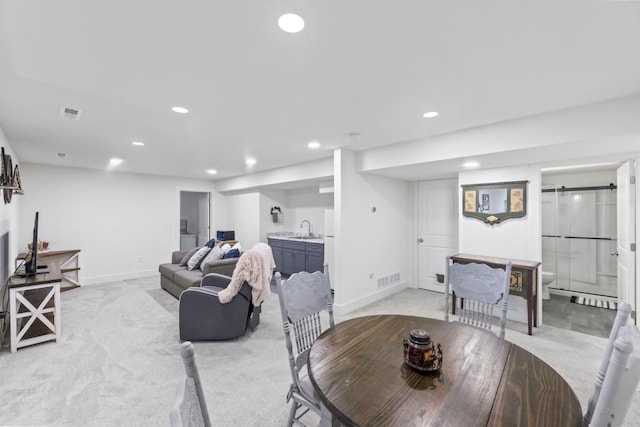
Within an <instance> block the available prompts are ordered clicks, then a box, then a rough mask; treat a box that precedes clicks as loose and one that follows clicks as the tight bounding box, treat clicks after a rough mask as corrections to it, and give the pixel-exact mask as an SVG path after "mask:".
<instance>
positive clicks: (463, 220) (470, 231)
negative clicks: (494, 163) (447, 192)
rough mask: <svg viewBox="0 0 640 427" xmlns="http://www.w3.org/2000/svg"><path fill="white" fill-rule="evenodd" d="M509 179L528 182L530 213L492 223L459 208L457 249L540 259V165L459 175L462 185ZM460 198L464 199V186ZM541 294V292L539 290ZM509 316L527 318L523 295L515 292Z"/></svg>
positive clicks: (522, 320) (522, 319)
mask: <svg viewBox="0 0 640 427" xmlns="http://www.w3.org/2000/svg"><path fill="white" fill-rule="evenodd" d="M506 181H529V184H528V186H527V215H526V216H525V217H523V218H514V219H510V220H507V221H504V222H502V223H498V224H495V225H489V224H486V223H484V222H483V221H480V220H478V219H475V218H469V217H465V216H462V209H460V210H459V212H460V214H459V218H458V220H459V228H458V231H459V234H458V236H459V237H458V242H459V244H458V248H459V250H460V252H461V253H467V254H474V255H486V256H495V257H501V258H510V259H517V260H528V261H541V259H542V249H541V236H542V228H541V219H540V194H541V193H540V192H541V186H540V167H539V166H538V165H528V166H518V167H511V168H498V169H485V170H480V171H469V172H461V173H460V174H459V184H460V185H468V184H481V183H490V182H506ZM458 200H462V189H461V188H460V190H459V199H458ZM538 281H539V280H538ZM538 286H539V284H538ZM539 297H540V292H538V298H539ZM538 302H539V303H538V319H539V320H540V321H541V319H542V317H541V316H542V314H541V310H542V304H541V303H540V300H538ZM508 317H509V318H510V319H513V320H516V321H519V322H526V321H527V316H526V301H525V300H524V299H523V298H521V297H519V296H513V295H511V296H510V297H509V313H508Z"/></svg>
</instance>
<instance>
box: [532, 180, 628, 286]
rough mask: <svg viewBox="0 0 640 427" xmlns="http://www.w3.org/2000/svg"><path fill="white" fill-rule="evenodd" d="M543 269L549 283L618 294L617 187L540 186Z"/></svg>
mask: <svg viewBox="0 0 640 427" xmlns="http://www.w3.org/2000/svg"><path fill="white" fill-rule="evenodd" d="M542 233H543V235H542V268H543V270H544V271H552V272H554V273H555V276H556V280H555V282H554V283H552V284H551V285H550V287H551V288H556V289H562V290H565V291H571V292H576V293H587V294H595V295H604V296H611V297H615V296H616V295H617V277H616V274H617V273H616V271H617V265H616V264H617V259H616V256H615V254H614V253H615V251H616V190H615V189H613V190H612V189H610V188H608V187H585V188H571V189H562V188H544V189H543V190H542Z"/></svg>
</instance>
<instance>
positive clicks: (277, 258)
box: [267, 239, 284, 272]
mask: <svg viewBox="0 0 640 427" xmlns="http://www.w3.org/2000/svg"><path fill="white" fill-rule="evenodd" d="M267 241H268V243H269V246H271V252H272V253H273V261H274V262H275V263H276V271H279V272H282V243H283V242H284V240H281V239H267Z"/></svg>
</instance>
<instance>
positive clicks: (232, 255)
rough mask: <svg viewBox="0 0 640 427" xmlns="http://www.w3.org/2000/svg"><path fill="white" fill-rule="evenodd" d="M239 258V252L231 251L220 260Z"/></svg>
mask: <svg viewBox="0 0 640 427" xmlns="http://www.w3.org/2000/svg"><path fill="white" fill-rule="evenodd" d="M239 256H240V251H239V250H237V249H231V250H230V251H229V252H227V253H226V254H224V256H223V257H222V259H227V258H238V257H239Z"/></svg>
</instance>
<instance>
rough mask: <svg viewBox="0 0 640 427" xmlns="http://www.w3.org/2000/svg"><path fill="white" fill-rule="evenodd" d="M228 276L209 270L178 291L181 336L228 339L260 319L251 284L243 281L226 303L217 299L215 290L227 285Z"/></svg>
mask: <svg viewBox="0 0 640 427" xmlns="http://www.w3.org/2000/svg"><path fill="white" fill-rule="evenodd" d="M230 281H231V277H229V276H224V275H222V274H216V273H210V274H207V275H206V276H204V277H203V278H202V282H200V287H191V288H187V289H185V290H184V291H183V292H182V294H180V303H179V324H180V340H182V341H186V340H188V341H212V340H227V339H232V338H237V337H239V336H242V335H244V332H245V330H246V329H247V326H249V327H250V328H251V330H254V329H255V328H256V327H257V326H258V324H259V323H260V307H254V306H253V304H252V303H251V287H250V286H249V284H248V283H247V282H245V283H244V284H243V285H242V287H241V288H240V291H239V292H238V294H237V295H236V296H234V297H233V299H232V300H231V301H230V302H228V303H227V304H222V303H220V301H219V300H218V292H219V291H221V290H222V289H224V288H226V287H227V285H228V284H229V282H230Z"/></svg>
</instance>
